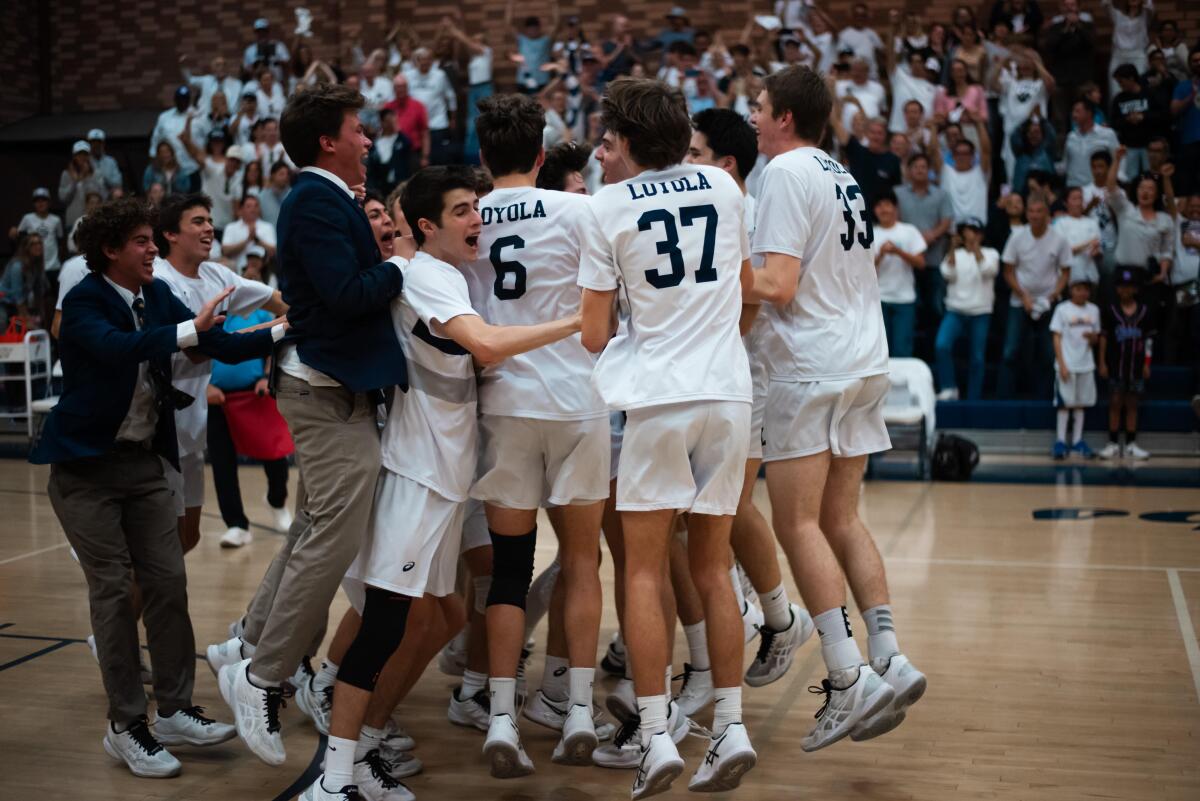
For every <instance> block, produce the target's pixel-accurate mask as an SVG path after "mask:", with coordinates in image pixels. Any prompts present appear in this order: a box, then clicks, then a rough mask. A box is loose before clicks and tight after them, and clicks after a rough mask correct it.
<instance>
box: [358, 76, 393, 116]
mask: <svg viewBox="0 0 1200 801" xmlns="http://www.w3.org/2000/svg"><path fill="white" fill-rule="evenodd" d="M358 86H359V89H358V91H359V92H360V93H361V94H362V96H363V97H364V98H365V99H366V101H367V105H368V106H371V107H372V108H379V107H380V106H382V105H383V104H384V103H390V102H392V101H393V100H395V99H396V90H395V89H393V88H392V82H391V80H390V79H389V78H386V77H384V76H383V75H376V76H375V80H373V81H364V80H361V79H360V80H359V84H358Z"/></svg>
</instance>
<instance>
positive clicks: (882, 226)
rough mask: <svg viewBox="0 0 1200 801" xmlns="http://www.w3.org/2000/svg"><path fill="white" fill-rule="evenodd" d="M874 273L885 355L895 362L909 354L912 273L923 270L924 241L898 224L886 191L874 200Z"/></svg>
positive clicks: (913, 296)
mask: <svg viewBox="0 0 1200 801" xmlns="http://www.w3.org/2000/svg"><path fill="white" fill-rule="evenodd" d="M875 219H876V220H878V225H876V226H875V229H874V230H875V242H874V244H873V247H874V250H875V270H876V272H877V273H878V276H879V300H880V302H881V303H882V308H883V328H884V333H885V334H886V336H887V344H888V353H889V354H890V355H891V356H893V357H895V358H904V359H906V358H909V357H911V356H912V354H913V332H914V331H915V329H916V325H917V286H916V278H915V275H914V273H913V271H914V270H924V269H925V257H924V255H923V254H924V253H925V237H923V236H921V232H920V231H919V230H917V227H916V226H915V225H910V224H909V223H905V222H900V220H899V217H898V215H897V207H896V196H895V195H894V194H892V193H891V192H890V191H889V192H885V193H882V194H880V196H879V197H877V198H875Z"/></svg>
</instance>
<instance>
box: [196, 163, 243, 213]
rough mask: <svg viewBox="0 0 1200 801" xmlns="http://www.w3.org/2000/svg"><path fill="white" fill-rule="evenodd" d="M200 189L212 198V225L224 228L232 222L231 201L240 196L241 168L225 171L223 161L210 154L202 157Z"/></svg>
mask: <svg viewBox="0 0 1200 801" xmlns="http://www.w3.org/2000/svg"><path fill="white" fill-rule="evenodd" d="M200 187H201V189H202V190H203V192H204V194H206V195H208V196H209V197H210V198H212V218H213V227H215V228H217V229H224V228H225V226H227V225H229V223H231V222H233V201H234V199H235V198H241V196H242V170H240V169H239V170H238V171H237V172H235V173H234V174H233V175H227V174H226V173H225V162H224V161H217V160H215V159H213V158H212V157H211V156H209V157H207V158H205V159H204V172H203V173H202V177H201V184H200Z"/></svg>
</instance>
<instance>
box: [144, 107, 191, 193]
mask: <svg viewBox="0 0 1200 801" xmlns="http://www.w3.org/2000/svg"><path fill="white" fill-rule="evenodd" d="M174 104H175V105H174V107H173V108H169V109H167V110H166V111H164V112H163V113H162V114H159V115H158V122H156V123H155V124H154V133H152V134H151V135H150V158H154V157H155V156H156V155H158V146H159V145H160V144H162V143H163V142H166V143H167V144H169V145H170V146H171V150H172V151H173V152H174V154H175V159H176V160H177V161H178V162H179V172H180V175H181V176H183V179H186V180H187V181H192V183H191V184H190V188H188V189H187V190H186V191H189V192H194V191H196V190H197V189H198V188H199V186H200V178H199V173H200V165H199V164H198V163H197V162H196V160H195V159H194V158H192V155H191V152H190V151H189V150H188V149H187V148H186V147H185V146H184V144H183V142H181V141H180V137H181V136H183V135H184V128H186V127H188V121H189V119H190V118H191V117H192V116H193V114H194V112H193V111H192V108H191V105H192V90H191V89H189V88H188V87H187V85H186V84H185V85H183V86H180V87H179V88H178V89H176V90H175V97H174ZM193 144H194V142H193ZM183 179H181V181H180V183H181V184H182V183H184V181H183Z"/></svg>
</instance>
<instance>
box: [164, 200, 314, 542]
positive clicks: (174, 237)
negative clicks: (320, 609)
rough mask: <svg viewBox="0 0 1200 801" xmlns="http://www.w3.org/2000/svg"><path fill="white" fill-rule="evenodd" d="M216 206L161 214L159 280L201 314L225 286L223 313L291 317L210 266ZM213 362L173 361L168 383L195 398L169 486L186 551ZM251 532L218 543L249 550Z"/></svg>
mask: <svg viewBox="0 0 1200 801" xmlns="http://www.w3.org/2000/svg"><path fill="white" fill-rule="evenodd" d="M211 209H212V201H211V200H210V199H209V198H208V196H207V195H200V194H195V195H172V196H171V197H169V198H167V199H166V200H164V201H163V203H162V206H161V207H160V209H159V222H158V230H157V232H156V239H157V240H158V242H159V250H160V251H161V252H162V255H163V258H159V259H157V260H156V261H155V262H154V277H155V278H161V279H162V280H163V281H166V282H167V284H168V285H170V287H171V291H172V292H173V293H174V294H175V297H177V298H179V299H180V300H181V301H183V304H184V305H185V306H187V307H188V308H189V309H191V310H192V311H197V310H199V309H200V308H201V307H202V306H203V305H204V303H205V301H206V300H207V299H208V298H211V297H213V296H214V295H216V294H217V293H219V292H220V291H221V290H222V289H225V288H226V287H233V293H232V294H231V295H230V296H229V298H228V300H226V301H225V303H224V304H222V308H221V312H222V313H223V314H233V315H245V314H249V313H250V312H252V311H255V310H256V309H266V310H267V311H269V312H271V313H273V314H276V315H282V314H285V313H286V312H287V305H286V304H284V302H283V298H282V296H280V294H279V292H278V291H277V290H273V289H271V288H270V287H269V286H267V285H266V284H264V283H262V282H260V281H248V280H246V279H245V278H242V277H241V276H240V275H238V274H236V273H235V272H233V271H232V270H230V269H229V268H228V267H226V266H225V265H223V264H218V263H217V262H213V261H208V254H209V251H210V249H211V248H212V243H213V238H214V237H215V235H216V234H215V229H214V228H213V222H212V214H211ZM211 375H212V363H211V362H209V361H207V360H206V361H202V362H199V363H196V362H193V361H192V360H191V359H189V358H188V356H187V354H185V353H176V354H175V355H174V356H173V357H172V358H171V383H172V385H174V386H175V388H177V389H179V390H181V391H183V392H186V393H187V394H188V395H191V396H192V397H193V398H195V400H194V401H193V402H192V404H191V405H189V406H188V407H187V408H186V409H179V410H178V411H176V412H175V430H176V434H177V436H178V438H179V472H175V470H174V469H170V468H168V469H167V482H168V484H169V485H170V487H171V491H172V493H173V494H174V496H175V513H176V515H177V516H178V517H179V534H180V537H181V539H182V540H183V551H184V553H187V552H188V551H190V550H191V549H192V548H194V547H195V546H196V543H198V542H199V541H200V509H201V507H202V506H203V505H204V448H205V447H206V445H207V442H208V440H207V431H208V380H209V378H210V376H211ZM289 525H291V515H290V513H288V511H287V508H286V506H285V507H283V508H281V509H279V510H277V512H276V526H277V527H278V528H279V529H280V530H282V531H286V530H287V527H288V526H289ZM249 541H250V535H249V532H244V533H243V532H241V531H240V530H237V531H235V530H233V529H231V530H230V531H227V532H226V533H225V536H223V537H222V538H221V544H222V545H225V546H234V547H236V546H240V545H245V544H246V543H247V542H249Z"/></svg>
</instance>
